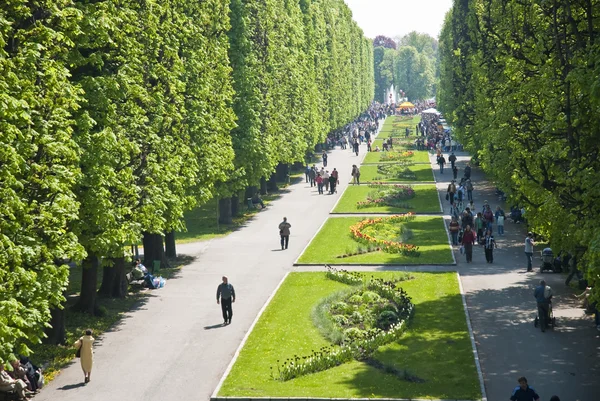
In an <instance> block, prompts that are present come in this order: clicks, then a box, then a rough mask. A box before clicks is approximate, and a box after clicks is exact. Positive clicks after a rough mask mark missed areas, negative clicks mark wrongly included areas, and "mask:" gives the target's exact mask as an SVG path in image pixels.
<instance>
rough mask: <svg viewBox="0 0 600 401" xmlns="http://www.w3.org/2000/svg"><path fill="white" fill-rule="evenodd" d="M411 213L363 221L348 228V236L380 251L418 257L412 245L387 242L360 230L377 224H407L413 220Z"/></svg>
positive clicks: (413, 216)
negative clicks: (374, 246) (376, 247)
mask: <svg viewBox="0 0 600 401" xmlns="http://www.w3.org/2000/svg"><path fill="white" fill-rule="evenodd" d="M414 218H415V215H414V214H413V213H407V214H401V215H396V216H391V217H379V218H376V219H365V220H362V221H359V222H358V223H356V224H353V225H352V226H350V234H351V235H352V238H353V239H354V240H356V241H358V242H360V243H363V244H365V245H376V246H379V247H381V250H382V251H384V252H388V253H401V254H402V255H405V256H411V257H418V256H420V255H421V253H420V252H419V247H418V246H416V245H412V244H405V243H403V242H398V241H389V240H383V239H379V238H375V237H373V236H371V235H369V234H365V233H363V232H362V230H363V229H364V228H365V227H367V226H372V225H378V224H398V223H408V222H410V221H412V220H414Z"/></svg>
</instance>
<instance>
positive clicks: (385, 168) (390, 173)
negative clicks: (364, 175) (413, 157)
mask: <svg viewBox="0 0 600 401" xmlns="http://www.w3.org/2000/svg"><path fill="white" fill-rule="evenodd" d="M412 165H413V163H410V162H400V163H395V164H379V165H378V166H377V173H379V174H383V175H384V176H386V177H387V178H398V179H402V180H416V179H417V175H416V174H415V172H414V171H412V170H411V169H410V168H409V166H412ZM377 178H378V177H375V179H377Z"/></svg>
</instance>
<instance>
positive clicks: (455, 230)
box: [448, 216, 460, 245]
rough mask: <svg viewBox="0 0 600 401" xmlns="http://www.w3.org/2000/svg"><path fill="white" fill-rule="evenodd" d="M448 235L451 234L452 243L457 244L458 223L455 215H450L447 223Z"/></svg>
mask: <svg viewBox="0 0 600 401" xmlns="http://www.w3.org/2000/svg"><path fill="white" fill-rule="evenodd" d="M448 229H449V230H450V235H451V236H452V245H458V232H459V231H460V224H458V221H457V220H456V217H454V216H452V221H450V224H449V225H448Z"/></svg>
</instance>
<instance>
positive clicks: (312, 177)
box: [308, 166, 317, 188]
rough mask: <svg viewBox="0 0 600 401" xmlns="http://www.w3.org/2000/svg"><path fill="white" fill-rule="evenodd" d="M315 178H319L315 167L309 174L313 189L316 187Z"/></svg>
mask: <svg viewBox="0 0 600 401" xmlns="http://www.w3.org/2000/svg"><path fill="white" fill-rule="evenodd" d="M315 178H317V171H316V170H315V166H312V167H311V169H310V171H309V172H308V179H309V181H310V187H311V188H312V187H314V186H315V185H316V183H315Z"/></svg>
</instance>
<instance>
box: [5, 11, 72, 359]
mask: <svg viewBox="0 0 600 401" xmlns="http://www.w3.org/2000/svg"><path fill="white" fill-rule="evenodd" d="M80 17H81V15H80V14H79V12H78V11H77V10H76V9H75V8H73V4H72V3H71V2H70V1H67V0H62V1H60V0H59V1H57V0H53V1H38V2H37V3H36V6H35V7H31V4H30V2H28V1H25V0H23V1H11V2H2V3H1V4H0V76H1V77H2V79H0V99H1V100H0V103H1V104H2V106H1V107H0V132H2V135H1V136H0V143H1V146H0V193H1V196H0V214H1V217H0V233H1V234H0V283H1V285H0V338H2V341H0V358H1V359H4V360H6V359H8V357H10V356H14V354H17V353H19V354H25V355H27V354H29V353H30V350H29V348H28V347H27V344H28V343H29V342H32V343H37V342H39V341H40V340H41V338H42V336H43V333H44V328H45V325H46V323H47V322H48V321H49V320H50V310H51V308H59V307H60V305H61V303H62V302H63V301H64V297H63V291H64V290H65V289H66V286H67V281H68V273H69V270H68V266H67V265H66V264H65V261H66V260H68V259H71V258H74V259H77V258H80V257H81V256H82V254H83V250H82V248H81V247H80V246H79V244H78V242H77V237H76V236H75V235H74V234H73V233H72V232H70V231H69V230H68V225H69V223H70V222H72V221H73V220H74V219H76V218H77V210H78V202H77V199H76V197H75V194H74V193H73V191H72V188H73V185H74V183H75V180H76V179H77V177H78V176H79V174H80V172H79V154H80V152H79V149H78V147H77V144H76V143H75V142H74V141H73V139H72V134H73V130H72V125H73V121H72V120H73V116H72V114H73V112H74V111H75V110H76V109H77V108H78V107H79V102H80V95H81V92H80V90H79V89H78V88H77V87H76V86H75V85H73V83H72V82H71V81H70V77H69V71H68V69H67V68H66V66H67V64H68V52H69V49H70V48H71V47H72V45H73V43H72V42H71V41H70V40H69V37H70V36H71V34H73V32H76V31H77V30H78V21H79V19H80Z"/></svg>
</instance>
